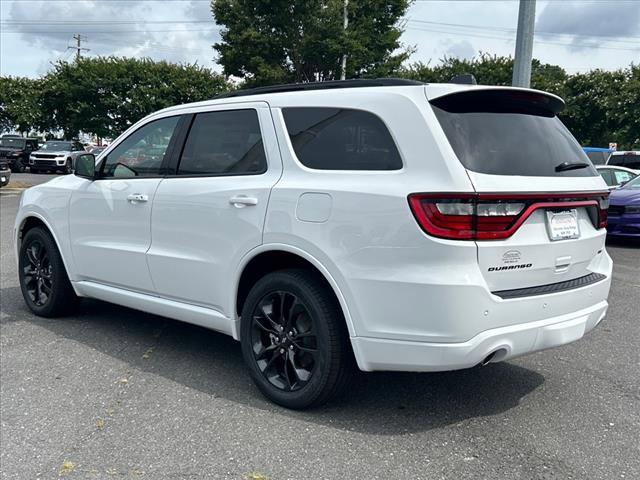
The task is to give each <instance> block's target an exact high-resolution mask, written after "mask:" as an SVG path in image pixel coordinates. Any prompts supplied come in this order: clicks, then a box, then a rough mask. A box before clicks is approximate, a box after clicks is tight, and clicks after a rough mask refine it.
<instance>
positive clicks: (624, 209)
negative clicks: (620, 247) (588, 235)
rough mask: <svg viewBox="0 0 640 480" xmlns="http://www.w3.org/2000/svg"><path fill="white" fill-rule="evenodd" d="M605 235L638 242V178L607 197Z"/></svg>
mask: <svg viewBox="0 0 640 480" xmlns="http://www.w3.org/2000/svg"><path fill="white" fill-rule="evenodd" d="M607 213H608V217H609V225H608V226H607V235H608V236H610V237H626V238H635V239H638V240H640V176H638V177H636V178H634V179H633V180H631V181H630V182H629V183H627V184H626V185H623V186H622V187H620V188H618V189H616V190H614V191H612V192H611V195H610V196H609V209H608V210H607Z"/></svg>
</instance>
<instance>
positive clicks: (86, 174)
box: [75, 153, 96, 180]
mask: <svg viewBox="0 0 640 480" xmlns="http://www.w3.org/2000/svg"><path fill="white" fill-rule="evenodd" d="M75 174H76V176H77V177H82V178H88V179H89V180H94V179H95V178H96V157H95V156H94V155H93V153H83V154H82V155H80V156H78V158H76V171H75Z"/></svg>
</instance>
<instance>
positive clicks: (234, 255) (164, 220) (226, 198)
mask: <svg viewBox="0 0 640 480" xmlns="http://www.w3.org/2000/svg"><path fill="white" fill-rule="evenodd" d="M239 107H240V108H255V109H257V111H258V114H259V118H260V123H261V128H262V136H263V139H264V145H265V151H266V154H267V163H268V166H269V168H268V170H267V172H266V173H264V174H262V175H238V176H219V177H191V178H189V177H183V178H181V177H169V178H165V179H163V180H162V182H161V183H160V186H159V188H158V191H157V193H156V197H155V201H154V205H153V218H152V221H151V236H152V237H153V241H152V243H151V247H150V249H149V251H148V253H147V258H148V263H149V269H150V270H151V277H152V279H153V283H154V284H155V287H156V293H157V294H158V295H160V296H163V297H166V298H171V299H174V300H178V301H182V302H188V303H191V304H194V305H201V306H204V307H207V308H213V309H214V310H217V311H219V312H220V313H221V314H223V315H225V316H227V317H229V318H231V317H234V316H235V311H234V310H235V309H234V308H233V304H229V303H228V299H229V291H230V288H231V285H232V284H233V281H232V278H233V275H234V273H235V269H236V266H237V265H238V263H239V262H240V260H241V259H242V258H243V257H244V256H245V255H246V254H247V253H248V252H249V251H251V250H253V249H254V248H256V247H258V246H259V245H260V244H261V243H262V228H263V225H264V218H265V215H266V211H267V204H268V203H269V194H270V192H271V187H273V185H274V184H275V183H276V182H277V181H278V179H279V178H280V175H281V173H282V164H281V161H280V152H279V150H278V145H277V143H276V141H275V134H274V131H273V123H272V122H271V116H270V112H269V108H268V106H267V104H266V103H253V104H243V105H240V106H239ZM226 109H227V108H225V110H226ZM212 110H215V109H207V111H212ZM237 196H240V197H249V198H251V199H255V200H256V204H255V205H246V206H244V205H233V204H231V203H230V199H232V198H233V197H237Z"/></svg>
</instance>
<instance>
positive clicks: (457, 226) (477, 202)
mask: <svg viewBox="0 0 640 480" xmlns="http://www.w3.org/2000/svg"><path fill="white" fill-rule="evenodd" d="M409 206H410V207H411V211H412V212H413V215H414V216H415V218H416V220H417V221H418V224H419V225H420V227H421V228H422V229H423V230H424V231H425V232H426V233H427V234H429V235H432V236H434V237H440V238H448V239H452V240H499V239H504V238H508V237H510V236H511V235H513V234H514V233H515V232H516V231H517V230H518V228H519V227H520V225H522V224H523V223H524V221H525V220H526V219H527V218H528V217H529V215H531V213H533V212H534V211H535V210H537V209H539V208H547V209H566V208H576V207H587V208H588V209H589V211H590V216H591V220H592V222H593V224H594V225H595V226H596V228H605V227H606V226H607V207H608V192H593V193H559V194H558V193H552V194H539V193H534V194H532V193H521V194H507V195H503V194H494V193H461V194H460V193H434V194H431V193H429V194H427V193H414V194H411V195H409Z"/></svg>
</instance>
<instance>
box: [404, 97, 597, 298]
mask: <svg viewBox="0 0 640 480" xmlns="http://www.w3.org/2000/svg"><path fill="white" fill-rule="evenodd" d="M439 93H442V92H439ZM427 96H428V97H429V89H428V87H427ZM429 101H430V104H431V107H432V109H433V112H434V114H435V116H436V118H437V120H438V122H439V124H440V126H441V127H442V130H443V132H444V134H445V136H446V138H447V140H448V143H449V145H450V147H451V150H452V151H450V152H449V154H450V156H451V157H452V158H455V159H457V161H459V162H461V163H462V164H463V166H464V167H465V168H466V170H467V174H468V176H469V178H470V180H471V182H472V184H473V186H474V189H475V192H473V193H471V192H470V193H469V194H468V195H459V194H435V195H431V194H430V195H426V196H423V197H422V198H421V199H420V200H419V201H420V202H421V207H422V209H423V211H426V212H427V216H428V215H431V216H432V219H431V220H429V219H428V218H427V219H426V220H427V221H431V223H435V224H436V226H437V227H438V228H440V229H441V231H440V232H439V234H438V232H436V235H437V236H444V237H445V238H456V236H455V235H454V236H448V235H450V233H447V232H446V230H447V228H448V227H451V230H453V231H455V232H457V233H456V235H458V237H457V238H459V239H466V240H473V241H475V242H476V244H477V246H478V263H479V266H480V269H481V271H482V273H483V276H484V278H485V280H486V282H487V285H488V286H489V288H490V290H491V291H493V292H499V293H502V292H505V291H511V292H513V291H516V290H521V289H527V288H533V287H540V286H545V285H550V284H560V285H564V286H565V287H566V286H567V285H568V286H571V285H576V284H580V283H581V282H583V281H584V279H585V278H586V279H588V280H594V281H595V280H596V279H598V278H599V276H598V275H597V274H594V272H593V270H592V268H591V267H592V265H593V264H594V263H597V262H594V259H596V257H597V256H598V255H599V254H600V253H601V252H602V250H603V247H604V239H605V235H606V232H605V230H604V227H605V226H606V208H607V196H608V192H607V188H606V185H605V183H604V181H603V180H602V178H601V177H600V175H599V174H598V172H597V170H596V169H595V168H594V166H593V165H592V163H591V162H590V160H589V158H588V157H587V156H586V155H585V153H584V152H583V150H582V148H581V147H580V145H579V144H578V142H577V141H576V140H575V139H574V137H573V136H572V135H571V133H570V132H569V131H568V130H567V129H566V128H565V126H564V125H563V124H562V122H560V120H559V119H558V118H557V116H556V115H557V113H558V112H559V111H560V110H561V109H562V108H563V107H564V103H563V102H562V100H561V99H560V98H558V97H556V96H554V95H550V94H546V93H543V92H538V91H534V90H522V89H511V88H492V87H489V88H483V87H473V88H466V89H463V90H458V91H453V92H447V93H445V94H440V95H437V94H436V95H431V98H429ZM454 161H455V160H454ZM415 201H416V200H415V199H414V202H415ZM414 213H415V207H414ZM423 228H424V227H423ZM594 275H595V277H594ZM583 277H584V278H583ZM575 279H581V280H578V281H577V283H576V282H571V281H572V280H575ZM551 291H553V289H551ZM521 293H522V292H521ZM523 295H526V290H525V291H524V293H523ZM501 296H502V295H501ZM504 298H509V295H506V296H504Z"/></svg>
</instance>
